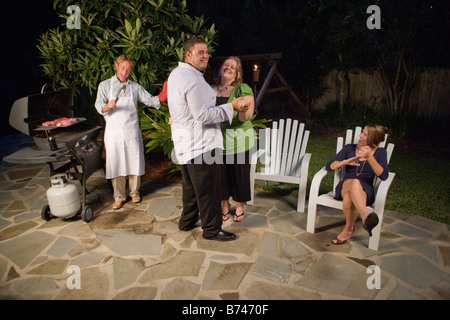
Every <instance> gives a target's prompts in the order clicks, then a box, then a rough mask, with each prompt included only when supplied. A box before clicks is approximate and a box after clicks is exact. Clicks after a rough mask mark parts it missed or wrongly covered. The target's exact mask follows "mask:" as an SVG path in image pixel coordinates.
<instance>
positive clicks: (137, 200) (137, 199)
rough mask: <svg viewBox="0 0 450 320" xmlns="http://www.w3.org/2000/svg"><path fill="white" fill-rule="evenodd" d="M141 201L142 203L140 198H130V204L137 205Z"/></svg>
mask: <svg viewBox="0 0 450 320" xmlns="http://www.w3.org/2000/svg"><path fill="white" fill-rule="evenodd" d="M141 201H142V199H141V197H140V196H132V197H131V202H133V203H139V202H141Z"/></svg>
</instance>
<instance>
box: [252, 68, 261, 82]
mask: <svg viewBox="0 0 450 320" xmlns="http://www.w3.org/2000/svg"><path fill="white" fill-rule="evenodd" d="M260 71H261V70H260V68H259V66H258V65H257V64H255V66H254V68H253V82H258V81H259V72H260Z"/></svg>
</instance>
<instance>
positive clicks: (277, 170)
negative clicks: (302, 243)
mask: <svg viewBox="0 0 450 320" xmlns="http://www.w3.org/2000/svg"><path fill="white" fill-rule="evenodd" d="M308 138H309V130H305V124H304V123H300V124H299V122H298V120H294V121H292V119H286V120H284V119H281V120H279V123H278V122H275V121H274V122H273V123H272V128H266V129H263V130H260V132H259V141H258V142H259V148H258V150H257V151H256V152H255V153H254V154H253V157H252V162H251V163H252V164H251V170H250V185H251V195H252V199H251V200H250V201H248V202H247V204H248V205H253V202H254V197H255V195H254V193H255V180H264V181H273V182H283V183H292V184H298V185H299V188H298V201H297V211H298V212H304V211H305V200H306V185H307V182H308V168H309V161H310V159H311V154H310V153H305V151H306V146H307V145H308ZM261 156H262V157H261ZM260 157H261V158H260ZM258 158H260V160H261V162H262V164H263V166H264V167H262V168H261V171H260V172H256V163H257V159H258Z"/></svg>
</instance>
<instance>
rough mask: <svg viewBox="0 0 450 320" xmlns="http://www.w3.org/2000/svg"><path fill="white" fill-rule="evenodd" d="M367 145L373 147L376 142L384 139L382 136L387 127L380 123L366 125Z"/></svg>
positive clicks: (376, 144)
mask: <svg viewBox="0 0 450 320" xmlns="http://www.w3.org/2000/svg"><path fill="white" fill-rule="evenodd" d="M366 127H367V145H368V146H369V147H371V148H375V147H376V146H378V144H379V143H380V142H382V141H384V136H385V135H386V133H387V130H388V128H386V127H385V126H382V125H381V124H368V125H367V126H366Z"/></svg>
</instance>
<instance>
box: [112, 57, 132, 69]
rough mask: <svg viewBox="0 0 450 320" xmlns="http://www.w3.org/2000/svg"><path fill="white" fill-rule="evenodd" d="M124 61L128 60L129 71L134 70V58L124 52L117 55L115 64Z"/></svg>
mask: <svg viewBox="0 0 450 320" xmlns="http://www.w3.org/2000/svg"><path fill="white" fill-rule="evenodd" d="M124 61H128V62H129V63H130V66H131V71H133V70H134V59H133V57H131V56H127V55H125V54H122V55H120V56H118V57H117V59H116V62H115V65H119V64H121V63H122V62H124Z"/></svg>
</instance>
